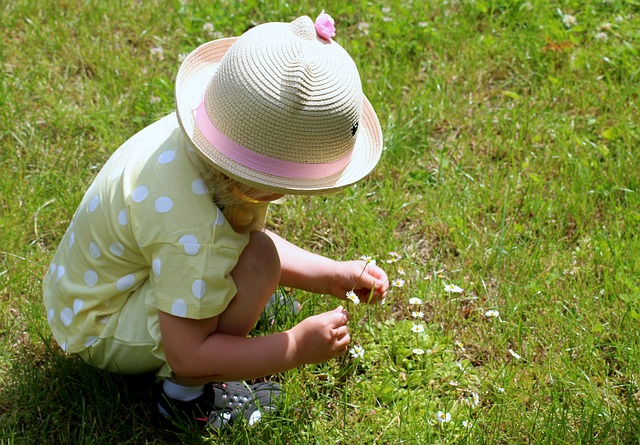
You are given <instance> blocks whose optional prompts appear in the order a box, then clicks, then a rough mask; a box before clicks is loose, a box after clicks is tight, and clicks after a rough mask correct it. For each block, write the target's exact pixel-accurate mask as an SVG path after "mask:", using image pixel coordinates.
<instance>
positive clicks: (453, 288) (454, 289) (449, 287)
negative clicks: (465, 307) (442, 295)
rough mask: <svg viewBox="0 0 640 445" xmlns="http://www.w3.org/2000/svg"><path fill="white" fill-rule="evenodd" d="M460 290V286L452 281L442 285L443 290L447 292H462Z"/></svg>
mask: <svg viewBox="0 0 640 445" xmlns="http://www.w3.org/2000/svg"><path fill="white" fill-rule="evenodd" d="M462 290H463V289H462V288H461V287H460V286H456V285H455V284H452V283H450V284H445V285H444V291H445V292H448V293H454V294H459V293H460V292H462Z"/></svg>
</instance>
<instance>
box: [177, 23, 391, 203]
mask: <svg viewBox="0 0 640 445" xmlns="http://www.w3.org/2000/svg"><path fill="white" fill-rule="evenodd" d="M327 17H328V16H327ZM321 31H322V30H321V29H318V31H316V26H315V25H314V23H313V21H312V20H311V19H310V18H309V17H306V16H305V17H300V18H298V19H296V20H294V21H293V22H291V23H266V24H263V25H259V26H256V27H255V28H252V29H250V30H249V31H247V32H246V33H244V34H243V35H242V36H240V37H234V38H226V39H220V40H214V41H212V42H208V43H205V44H204V45H202V46H200V47H198V48H197V49H196V50H194V51H193V52H192V53H191V54H189V55H188V56H187V58H186V59H185V60H184V62H183V63H182V65H181V67H180V70H179V71H178V75H177V79H176V102H177V114H178V120H179V122H180V125H181V126H182V129H183V130H184V132H185V134H186V136H187V137H188V139H189V140H190V141H191V143H192V144H193V146H194V147H196V148H197V150H198V151H199V152H200V154H202V155H203V156H204V158H205V159H207V160H208V161H209V162H210V163H211V164H212V165H213V166H215V167H216V168H218V169H220V170H221V171H222V172H223V173H225V174H227V175H228V176H230V177H232V178H235V179H237V180H239V181H240V182H243V183H245V184H248V185H251V186H254V187H257V188H261V189H265V190H270V191H274V192H278V193H286V194H313V193H324V192H328V191H332V190H337V189H340V188H343V187H346V186H348V185H350V184H353V183H355V182H357V181H359V180H360V179H362V178H363V177H365V176H366V175H367V174H369V173H370V172H371V170H372V169H373V168H374V167H375V165H376V163H377V162H378V160H379V159H380V154H381V151H382V131H381V129H380V124H379V122H378V118H377V116H376V114H375V111H374V110H373V108H372V106H371V104H370V103H369V101H368V100H367V99H366V97H365V96H364V94H363V93H362V85H361V82H360V77H359V74H358V70H357V68H356V66H355V64H354V62H353V60H352V59H351V57H350V56H349V55H348V54H347V52H346V51H345V50H344V49H343V48H342V47H341V46H340V45H338V44H337V43H336V42H335V41H333V40H331V38H330V37H327V36H326V33H325V32H321ZM321 35H322V36H324V37H320V36H321Z"/></svg>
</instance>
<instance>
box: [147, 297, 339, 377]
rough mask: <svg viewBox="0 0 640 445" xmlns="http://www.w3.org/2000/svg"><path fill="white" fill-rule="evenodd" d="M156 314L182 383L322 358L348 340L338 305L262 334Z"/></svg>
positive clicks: (329, 356)
mask: <svg viewBox="0 0 640 445" xmlns="http://www.w3.org/2000/svg"><path fill="white" fill-rule="evenodd" d="M158 314H159V321H160V332H161V335H162V340H163V345H164V349H165V353H166V355H167V361H168V363H169V365H170V366H171V368H172V370H173V372H174V378H175V379H176V380H177V381H178V382H182V383H183V384H201V383H206V382H212V381H231V380H248V379H255V378H260V377H264V376H267V375H272V374H277V373H279V372H283V371H287V370H289V369H293V368H295V367H297V366H300V365H303V364H310V363H320V362H324V361H327V360H330V359H332V358H334V357H337V356H338V355H341V354H343V353H344V351H345V348H346V347H347V346H348V344H349V341H350V337H349V329H348V327H347V321H348V314H347V313H346V312H345V311H344V310H343V309H342V307H338V308H337V309H334V310H333V311H330V312H325V313H323V314H319V315H314V316H312V317H309V318H306V319H304V320H303V321H301V322H300V323H298V324H297V325H296V326H294V327H293V328H291V329H289V330H288V331H285V332H279V333H275V334H272V335H266V336H262V337H241V336H235V335H226V334H221V333H217V332H216V329H217V325H218V317H212V318H208V319H203V320H193V319H189V318H180V317H176V316H173V315H170V314H167V313H165V312H159V313H158Z"/></svg>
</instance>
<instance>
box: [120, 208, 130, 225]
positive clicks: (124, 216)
mask: <svg viewBox="0 0 640 445" xmlns="http://www.w3.org/2000/svg"><path fill="white" fill-rule="evenodd" d="M128 222H129V215H128V214H127V209H122V210H120V211H119V212H118V224H120V225H121V226H126V225H127V223H128Z"/></svg>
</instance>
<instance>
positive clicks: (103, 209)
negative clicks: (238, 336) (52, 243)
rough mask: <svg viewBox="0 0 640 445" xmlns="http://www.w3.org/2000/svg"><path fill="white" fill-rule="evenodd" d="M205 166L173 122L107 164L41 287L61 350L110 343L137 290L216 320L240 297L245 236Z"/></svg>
mask: <svg viewBox="0 0 640 445" xmlns="http://www.w3.org/2000/svg"><path fill="white" fill-rule="evenodd" d="M201 162H202V160H201V159H200V158H199V156H198V155H197V154H196V153H195V152H194V151H193V150H191V149H190V148H189V147H188V144H187V143H186V141H185V139H184V137H183V135H182V132H181V130H180V128H179V125H178V123H177V120H176V117H175V114H171V115H169V116H167V117H165V118H163V119H161V120H159V121H158V122H156V123H154V124H152V125H150V126H149V127H147V128H145V129H144V130H142V131H141V132H140V133H138V134H136V135H135V136H133V137H132V138H131V139H130V140H128V141H127V142H126V143H125V144H123V145H122V146H121V147H120V148H119V149H118V150H117V151H116V152H115V153H114V154H113V156H112V157H111V158H110V159H109V160H108V161H107V163H106V164H105V165H104V167H103V168H102V170H101V171H100V173H99V174H98V176H97V177H96V179H95V180H94V182H93V184H92V185H91V187H90V188H89V190H88V191H87V194H86V195H85V197H84V199H83V201H82V202H81V204H80V207H79V208H78V210H77V211H76V213H75V215H74V217H73V220H72V222H71V224H70V226H69V229H68V230H67V233H66V234H65V236H64V238H63V240H62V242H61V243H60V246H59V248H58V250H57V251H56V254H55V256H54V258H53V262H52V263H51V265H50V267H49V269H48V272H47V275H46V277H45V279H44V282H43V287H44V303H45V307H46V311H47V321H48V322H49V325H50V327H51V330H52V332H53V334H54V337H55V338H56V340H57V341H58V343H59V344H60V345H61V346H62V347H63V349H65V350H66V351H68V352H80V351H82V350H84V349H86V348H87V347H89V346H90V345H92V344H93V343H94V342H95V341H97V339H98V338H100V337H101V336H102V335H106V334H105V332H104V329H105V326H106V325H107V323H106V322H105V321H106V320H109V319H110V318H111V316H113V315H117V314H118V313H119V312H120V311H121V310H122V308H123V306H124V305H125V304H126V302H127V299H128V297H129V296H130V295H131V294H132V292H136V291H137V289H144V291H145V292H149V294H150V295H149V296H147V297H145V298H146V301H147V303H149V302H151V305H152V306H153V307H154V308H155V309H157V310H160V311H163V312H167V313H170V314H173V315H175V316H178V317H189V318H196V319H202V318H208V317H213V316H215V315H218V314H220V313H221V312H222V311H224V309H225V308H226V307H227V305H228V304H229V301H230V300H231V299H232V298H233V296H234V295H235V292H236V287H235V285H234V283H233V280H232V279H231V277H230V275H229V273H230V271H231V270H232V269H233V267H234V266H235V265H236V263H237V261H238V258H239V255H240V253H241V252H242V250H243V249H244V247H245V246H246V244H247V242H248V235H246V234H237V233H235V232H234V231H233V230H232V229H231V227H230V226H229V224H228V223H227V222H226V220H225V219H224V217H223V216H222V213H221V212H220V210H219V209H218V208H217V207H216V206H215V205H214V204H213V203H212V201H211V198H210V195H209V190H208V189H207V186H206V184H205V182H204V181H203V180H202V178H201V177H200V175H199V173H198V166H199V165H200V163H201ZM142 284H146V285H145V286H142ZM141 286H142V287H141ZM148 312H149V311H148ZM150 313H151V315H150V316H152V317H153V316H154V315H153V314H154V312H153V311H151V312H150ZM156 314H157V311H156ZM155 316H156V317H157V315H155ZM139 322H140V323H147V322H148V321H147V320H139ZM151 324H153V323H151ZM150 334H151V335H152V336H157V335H159V334H158V331H157V330H155V331H153V332H151V331H150ZM156 341H157V342H158V343H161V342H160V339H159V338H157V339H156Z"/></svg>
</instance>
